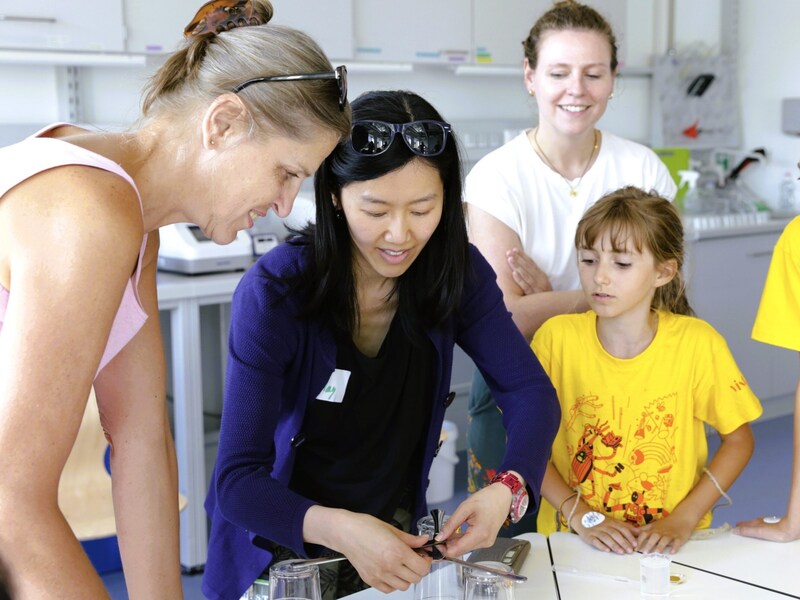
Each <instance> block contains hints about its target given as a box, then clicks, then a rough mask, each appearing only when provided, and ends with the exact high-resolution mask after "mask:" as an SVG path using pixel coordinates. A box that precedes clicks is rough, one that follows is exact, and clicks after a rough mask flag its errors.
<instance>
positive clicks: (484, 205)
mask: <svg viewBox="0 0 800 600" xmlns="http://www.w3.org/2000/svg"><path fill="white" fill-rule="evenodd" d="M602 133H603V137H602V144H601V145H600V151H599V153H598V155H597V159H596V160H595V162H594V164H593V165H592V168H591V169H589V170H588V171H587V172H586V174H585V175H584V176H583V179H582V180H581V181H580V185H579V186H578V188H577V190H576V191H577V193H578V194H577V196H575V197H572V196H570V195H569V192H570V189H569V186H568V185H567V184H566V182H565V181H564V179H563V178H562V177H561V175H559V174H558V173H556V172H555V171H553V170H552V169H551V168H550V167H548V166H547V165H546V164H545V163H544V161H542V159H541V158H540V157H539V155H538V154H536V152H535V151H534V150H533V147H532V146H531V143H530V141H529V140H528V136H527V132H523V133H521V134H520V135H518V136H517V137H516V138H514V139H513V140H511V141H510V142H508V143H507V144H505V145H503V146H501V147H500V148H498V149H497V150H494V151H493V152H491V153H489V154H488V155H486V156H485V157H483V158H482V159H481V160H480V161H479V162H478V163H477V164H476V165H475V166H474V167H473V169H472V170H471V171H470V172H469V175H467V179H466V186H465V190H464V194H465V197H464V199H465V201H466V202H468V203H469V204H473V205H475V206H476V207H478V208H480V209H482V210H484V211H486V212H487V213H489V214H490V215H492V216H494V217H495V218H497V219H499V220H500V221H501V222H502V223H504V224H505V225H507V226H508V227H510V228H511V229H512V230H513V231H515V232H516V233H517V235H518V236H519V239H520V240H521V242H522V250H523V251H524V252H525V253H526V254H527V255H528V256H530V257H531V258H533V260H534V261H536V264H537V265H538V266H539V268H540V269H542V270H543V271H544V272H545V273H546V274H547V276H548V278H549V280H550V285H551V286H553V289H554V290H556V291H562V290H575V289H579V288H580V281H579V279H578V266H577V256H576V252H575V239H574V238H575V230H576V228H577V227H578V221H580V219H581V217H582V216H583V213H584V212H585V211H586V209H587V208H589V207H590V206H591V205H592V204H594V203H595V202H596V201H597V200H599V199H600V198H601V197H602V196H603V195H604V194H606V193H608V192H611V191H613V190H616V189H619V188H621V187H623V186H626V185H635V186H637V187H640V188H642V189H644V190H646V191H650V190H655V191H656V192H658V193H659V194H660V195H662V196H664V197H665V198H668V199H670V200H672V199H673V198H674V197H675V192H676V186H675V182H674V181H673V179H672V176H671V175H670V174H669V171H668V170H667V168H666V166H664V163H662V162H661V159H659V158H658V156H657V155H656V154H655V152H653V151H652V150H650V149H649V148H647V147H646V146H643V145H641V144H637V143H636V142H631V141H629V140H626V139H623V138H620V137H617V136H615V135H612V134H610V133H606V132H602ZM577 182H578V181H577V179H576V180H573V181H572V182H571V183H572V185H576V184H577Z"/></svg>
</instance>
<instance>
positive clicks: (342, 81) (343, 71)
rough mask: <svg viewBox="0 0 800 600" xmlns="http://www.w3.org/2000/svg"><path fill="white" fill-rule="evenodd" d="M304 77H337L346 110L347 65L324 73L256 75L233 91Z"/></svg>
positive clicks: (341, 104)
mask: <svg viewBox="0 0 800 600" xmlns="http://www.w3.org/2000/svg"><path fill="white" fill-rule="evenodd" d="M304 79H335V80H336V83H337V85H338V86H339V110H344V105H345V104H347V67H345V66H344V65H339V66H338V67H336V69H335V70H333V71H325V72H323V73H297V74H294V75H269V76H265V77H254V78H253V79H248V80H247V81H243V82H242V83H240V84H239V85H237V86H236V87H235V88H233V89H232V90H231V91H232V92H234V93H236V94H238V93H239V92H241V91H242V90H243V89H244V88H246V87H248V86H251V85H253V84H254V83H265V82H270V81H303V80H304Z"/></svg>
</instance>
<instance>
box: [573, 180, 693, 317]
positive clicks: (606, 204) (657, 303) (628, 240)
mask: <svg viewBox="0 0 800 600" xmlns="http://www.w3.org/2000/svg"><path fill="white" fill-rule="evenodd" d="M606 233H607V234H608V236H609V238H610V240H611V244H612V249H613V250H614V252H625V251H626V248H627V247H628V244H632V245H633V248H635V249H636V251H637V252H641V251H642V250H643V249H644V248H647V250H649V251H650V253H651V254H652V255H653V258H654V259H655V262H656V264H661V263H664V262H666V261H668V260H674V261H675V263H676V265H677V268H676V270H675V276H674V277H673V278H672V280H671V281H670V282H669V283H667V284H665V285H662V286H661V287H659V288H656V293H655V295H654V296H653V301H652V303H651V305H650V306H651V308H653V309H660V310H667V311H669V312H673V313H676V314H681V315H690V316H694V311H693V310H692V308H691V306H689V300H688V299H687V298H686V286H685V284H684V281H683V277H682V276H681V270H682V269H683V263H684V258H685V254H684V248H683V223H682V221H681V216H680V214H679V213H678V209H676V208H675V206H674V205H673V204H672V202H670V201H669V200H667V199H666V198H663V197H661V196H659V195H658V194H657V193H656V192H655V191H651V192H645V191H644V190H641V189H639V188H637V187H634V186H627V187H623V188H620V189H618V190H616V191H614V192H610V193H608V194H606V195H605V196H603V197H602V198H600V200H598V201H597V202H596V203H595V204H594V205H593V206H591V207H590V208H589V209H588V210H587V211H586V213H585V214H584V215H583V218H582V219H581V220H580V222H579V223H578V229H577V230H576V232H575V247H576V248H577V249H578V250H581V249H587V248H592V247H594V244H595V242H596V241H597V240H598V239H599V238H602V237H603V236H604V235H605V234H606Z"/></svg>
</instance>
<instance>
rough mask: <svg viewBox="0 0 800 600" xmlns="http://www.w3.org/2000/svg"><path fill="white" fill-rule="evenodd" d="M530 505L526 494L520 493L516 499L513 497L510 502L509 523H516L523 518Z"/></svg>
mask: <svg viewBox="0 0 800 600" xmlns="http://www.w3.org/2000/svg"><path fill="white" fill-rule="evenodd" d="M529 503H530V498H529V497H528V494H527V492H524V491H523V492H521V493H520V495H519V496H518V497H515V498H514V499H513V500H512V501H511V515H510V516H511V522H512V523H518V522H519V520H520V519H521V518H522V517H524V516H525V513H526V511H527V510H528V504H529Z"/></svg>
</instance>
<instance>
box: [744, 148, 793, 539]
mask: <svg viewBox="0 0 800 600" xmlns="http://www.w3.org/2000/svg"><path fill="white" fill-rule="evenodd" d="M798 167H800V163H799V164H798ZM752 335H753V339H754V340H758V341H759V342H764V343H765V344H772V345H774V346H780V347H781V348H787V349H789V350H795V351H798V352H800V217H795V218H794V219H793V220H792V221H791V222H790V223H789V224H788V225H787V226H786V228H785V229H784V230H783V233H782V234H781V237H780V238H779V239H778V242H777V244H775V250H774V251H773V253H772V261H771V262H770V265H769V272H768V274H767V281H766V283H765V284H764V291H763V293H762V296H761V304H760V305H759V307H758V314H757V315H756V320H755V324H754V325H753V333H752ZM792 465H793V467H792V485H791V491H790V493H789V503H788V506H787V507H786V514H785V515H784V516H783V517H782V518H780V519H772V518H765V517H761V518H758V519H753V520H751V521H743V522H741V523H737V525H736V527H735V528H734V530H733V531H734V533H738V534H739V535H744V536H748V537H756V538H761V539H765V540H772V541H775V542H791V541H794V540H797V539H800V379H798V382H797V389H796V390H795V396H794V454H793V459H792Z"/></svg>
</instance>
